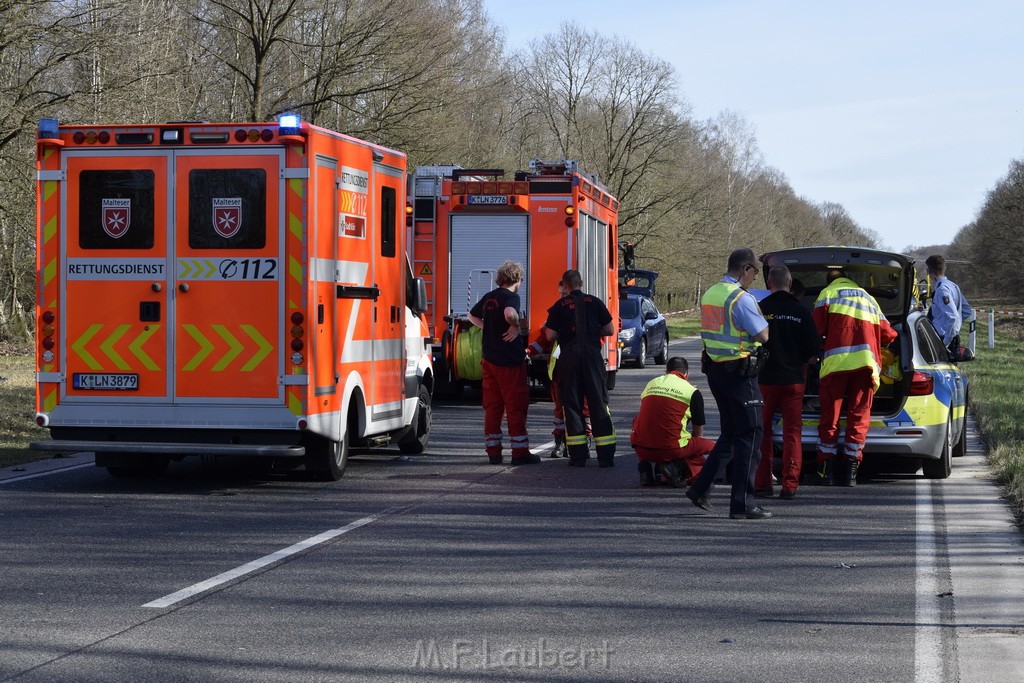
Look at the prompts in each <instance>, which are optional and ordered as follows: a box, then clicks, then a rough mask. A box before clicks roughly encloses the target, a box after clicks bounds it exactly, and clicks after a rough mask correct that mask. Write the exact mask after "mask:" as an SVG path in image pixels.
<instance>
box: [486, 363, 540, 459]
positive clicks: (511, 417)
mask: <svg viewBox="0 0 1024 683" xmlns="http://www.w3.org/2000/svg"><path fill="white" fill-rule="evenodd" d="M480 369H481V372H482V374H483V406H484V441H485V444H486V448H487V455H489V456H493V455H501V438H502V435H501V420H502V417H506V418H507V419H508V435H509V439H510V440H511V442H512V457H513V458H520V457H524V456H527V455H529V454H530V437H529V436H527V434H526V411H527V409H528V408H529V407H530V387H529V384H528V383H527V376H526V363H520V364H519V365H513V366H504V365H495V364H494V363H490V362H488V361H487V360H483V361H481V362H480Z"/></svg>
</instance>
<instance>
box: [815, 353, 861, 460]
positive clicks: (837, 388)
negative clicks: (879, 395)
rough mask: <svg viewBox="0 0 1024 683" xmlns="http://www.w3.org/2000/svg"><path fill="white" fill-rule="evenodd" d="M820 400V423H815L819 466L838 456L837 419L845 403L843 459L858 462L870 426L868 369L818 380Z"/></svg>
mask: <svg viewBox="0 0 1024 683" xmlns="http://www.w3.org/2000/svg"><path fill="white" fill-rule="evenodd" d="M818 394H819V398H820V400H821V422H820V423H818V462H819V463H821V462H824V461H826V460H831V459H832V458H833V457H834V456H835V455H836V453H837V450H838V440H839V418H840V412H841V411H842V406H843V399H844V398H845V399H846V448H845V451H846V455H847V457H852V458H854V459H855V460H857V461H858V462H860V459H861V451H862V449H863V448H864V441H865V440H866V439H867V436H868V425H869V424H870V423H871V404H872V402H873V401H874V398H875V387H874V384H873V382H872V380H871V368H861V369H859V370H853V371H852V372H835V373H832V374H830V375H825V376H824V377H822V378H821V385H820V388H819V389H818Z"/></svg>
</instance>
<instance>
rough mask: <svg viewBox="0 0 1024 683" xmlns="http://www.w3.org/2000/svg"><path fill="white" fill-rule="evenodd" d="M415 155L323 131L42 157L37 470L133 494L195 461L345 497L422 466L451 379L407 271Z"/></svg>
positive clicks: (170, 129) (60, 140)
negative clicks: (348, 489) (340, 484)
mask: <svg viewBox="0 0 1024 683" xmlns="http://www.w3.org/2000/svg"><path fill="white" fill-rule="evenodd" d="M405 180H406V159H405V155H404V154H402V153H400V152H397V151H394V150H391V149H386V148H384V147H381V146H378V145H375V144H371V143H369V142H364V141H361V140H357V139H355V138H352V137H349V136H346V135H342V134H340V133H335V132H332V131H329V130H325V129H323V128H319V127H316V126H313V125H309V124H308V123H306V122H303V121H301V120H299V118H298V117H297V116H292V115H288V116H282V117H281V118H280V120H279V121H277V122H274V123H246V124H226V123H225V124H212V123H192V122H186V123H170V124H160V125H111V126H69V125H60V124H59V122H58V121H57V120H55V119H43V120H42V121H41V122H40V125H39V130H38V137H37V190H38V207H37V224H38V244H37V269H38V273H37V275H38V277H37V282H38V284H37V290H38V291H37V302H38V311H37V341H36V360H37V379H36V382H37V383H36V389H37V391H36V422H37V423H38V424H39V425H41V426H43V427H47V428H49V430H50V435H51V437H52V439H51V440H44V441H38V442H34V443H33V444H31V447H32V448H34V449H37V450H61V451H92V452H95V454H96V464H97V465H98V466H101V467H106V468H107V469H108V470H110V472H111V473H112V474H114V475H115V476H117V475H123V474H134V473H142V472H149V473H153V472H160V471H162V470H163V469H164V468H166V466H167V463H168V460H169V459H171V458H174V459H180V458H182V457H184V456H187V455H201V456H203V457H204V458H214V457H219V456H226V455H246V456H265V457H267V458H269V459H270V460H271V462H272V463H273V466H274V467H279V468H282V469H298V470H307V471H310V472H312V473H314V474H315V475H317V476H320V477H323V478H327V479H337V478H339V477H340V476H341V475H342V474H343V473H344V470H345V466H346V463H347V461H348V455H349V450H350V448H351V447H353V446H366V445H384V444H388V443H397V444H398V447H399V449H400V450H402V451H403V452H413V453H415V452H421V451H423V449H424V447H425V446H426V444H427V440H428V438H429V433H430V398H431V389H432V385H433V371H432V368H431V364H430V357H429V353H428V352H427V347H426V345H425V343H424V337H425V333H426V326H425V324H424V321H423V320H422V315H423V312H424V309H425V308H426V299H425V296H426V294H425V291H426V290H425V288H424V283H423V281H422V280H418V279H416V278H415V277H414V276H413V274H412V271H411V267H410V264H409V262H408V259H407V257H406V255H405V244H404V241H405V237H406V235H405V230H404V229H403V226H402V222H403V221H402V207H403V206H404V205H405V192H406V188H405Z"/></svg>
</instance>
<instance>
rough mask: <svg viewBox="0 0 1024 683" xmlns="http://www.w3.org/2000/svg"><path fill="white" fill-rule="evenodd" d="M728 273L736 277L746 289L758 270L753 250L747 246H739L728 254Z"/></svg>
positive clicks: (752, 281) (752, 282)
mask: <svg viewBox="0 0 1024 683" xmlns="http://www.w3.org/2000/svg"><path fill="white" fill-rule="evenodd" d="M727 267H728V269H729V275H731V276H733V277H734V278H736V279H737V280H738V281H739V283H740V287H743V288H744V289H746V288H747V287H749V286H750V285H752V284H754V278H756V277H757V274H758V273H759V272H760V270H758V268H757V258H755V257H754V250H753V249H750V248H748V247H740V248H739V249H736V250H735V251H733V252H732V253H731V254H729V264H728V266H727Z"/></svg>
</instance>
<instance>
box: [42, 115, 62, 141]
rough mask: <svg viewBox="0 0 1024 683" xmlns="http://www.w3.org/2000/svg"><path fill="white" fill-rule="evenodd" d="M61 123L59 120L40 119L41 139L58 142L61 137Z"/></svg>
mask: <svg viewBox="0 0 1024 683" xmlns="http://www.w3.org/2000/svg"><path fill="white" fill-rule="evenodd" d="M59 128H60V123H58V122H57V119H39V139H40V140H56V139H58V138H59V137H60V133H59V132H58V129H59Z"/></svg>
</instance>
